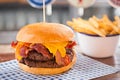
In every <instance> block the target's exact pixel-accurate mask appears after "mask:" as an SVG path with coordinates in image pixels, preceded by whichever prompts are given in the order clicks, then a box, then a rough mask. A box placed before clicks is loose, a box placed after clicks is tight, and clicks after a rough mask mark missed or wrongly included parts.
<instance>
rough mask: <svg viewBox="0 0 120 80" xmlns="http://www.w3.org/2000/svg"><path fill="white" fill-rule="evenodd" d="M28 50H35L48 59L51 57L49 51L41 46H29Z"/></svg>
mask: <svg viewBox="0 0 120 80" xmlns="http://www.w3.org/2000/svg"><path fill="white" fill-rule="evenodd" d="M30 48H32V49H34V50H36V51H37V52H38V53H41V54H42V55H43V56H44V57H47V58H49V59H50V56H51V55H50V53H49V51H48V50H47V48H45V47H44V46H43V45H42V44H33V45H31V46H30Z"/></svg>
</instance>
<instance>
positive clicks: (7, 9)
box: [0, 0, 120, 44]
mask: <svg viewBox="0 0 120 80" xmlns="http://www.w3.org/2000/svg"><path fill="white" fill-rule="evenodd" d="M77 11H78V8H75V7H73V6H71V5H70V4H69V3H68V1H67V0H56V1H55V3H54V4H53V13H52V15H51V16H50V15H46V20H47V22H56V23H62V24H66V21H68V20H71V19H72V18H75V17H83V18H84V19H87V18H89V17H91V16H93V15H95V16H97V17H102V15H104V14H107V15H108V16H109V18H110V19H111V20H113V18H114V16H115V15H118V16H119V15H120V9H119V8H118V9H115V8H113V7H112V6H110V5H109V4H108V3H107V0H96V2H95V4H94V5H93V6H91V7H89V8H86V9H84V15H83V16H80V15H78V12H77ZM41 21H42V9H35V8H32V7H31V6H30V5H29V4H28V3H27V1H26V0H0V44H10V43H11V42H12V41H15V37H16V33H17V31H18V30H19V29H20V28H21V27H23V26H24V25H26V24H30V23H35V22H41Z"/></svg>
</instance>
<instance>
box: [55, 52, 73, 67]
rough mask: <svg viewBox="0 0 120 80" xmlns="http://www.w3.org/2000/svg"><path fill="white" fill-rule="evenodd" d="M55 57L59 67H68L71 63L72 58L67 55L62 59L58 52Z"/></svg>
mask: <svg viewBox="0 0 120 80" xmlns="http://www.w3.org/2000/svg"><path fill="white" fill-rule="evenodd" d="M55 57H56V63H57V64H58V65H64V66H66V65H68V64H69V63H70V62H71V61H70V57H69V56H68V55H67V54H66V55H65V57H62V56H61V54H60V52H59V51H57V52H56V55H55Z"/></svg>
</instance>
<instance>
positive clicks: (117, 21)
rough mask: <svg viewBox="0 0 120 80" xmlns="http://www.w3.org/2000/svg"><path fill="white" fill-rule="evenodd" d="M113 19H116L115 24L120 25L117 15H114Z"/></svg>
mask: <svg viewBox="0 0 120 80" xmlns="http://www.w3.org/2000/svg"><path fill="white" fill-rule="evenodd" d="M114 19H115V21H116V23H117V24H116V25H117V26H118V27H120V18H119V17H118V16H115V17H114Z"/></svg>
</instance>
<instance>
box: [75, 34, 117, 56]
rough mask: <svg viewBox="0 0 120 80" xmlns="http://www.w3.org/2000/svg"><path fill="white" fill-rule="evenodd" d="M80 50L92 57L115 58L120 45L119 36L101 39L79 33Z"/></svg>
mask: <svg viewBox="0 0 120 80" xmlns="http://www.w3.org/2000/svg"><path fill="white" fill-rule="evenodd" d="M77 37H78V42H79V45H80V50H82V52H83V53H84V54H86V55H88V56H90V57H95V58H106V57H110V56H113V55H114V53H115V50H116V47H117V44H118V40H119V35H112V36H107V37H99V36H96V35H87V34H84V33H77Z"/></svg>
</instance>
